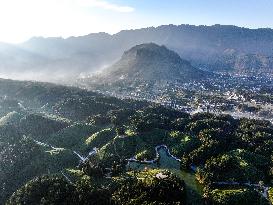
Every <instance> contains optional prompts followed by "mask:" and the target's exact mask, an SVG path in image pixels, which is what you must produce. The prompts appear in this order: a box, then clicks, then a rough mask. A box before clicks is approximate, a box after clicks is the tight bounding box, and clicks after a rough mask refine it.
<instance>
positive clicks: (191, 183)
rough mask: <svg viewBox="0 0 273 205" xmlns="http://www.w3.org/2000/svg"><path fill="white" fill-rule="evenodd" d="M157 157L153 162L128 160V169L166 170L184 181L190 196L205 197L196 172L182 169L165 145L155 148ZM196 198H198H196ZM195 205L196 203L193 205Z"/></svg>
mask: <svg viewBox="0 0 273 205" xmlns="http://www.w3.org/2000/svg"><path fill="white" fill-rule="evenodd" d="M155 150H156V154H157V157H156V158H155V159H154V160H151V161H138V160H136V159H134V158H132V159H129V160H128V164H127V169H131V170H144V169H145V168H151V169H156V168H160V169H166V170H169V171H171V172H172V173H174V174H176V175H177V176H178V177H179V178H181V179H182V180H184V182H185V184H186V186H187V188H188V191H189V192H191V193H189V194H190V195H198V196H199V197H198V198H199V199H200V198H201V196H202V195H203V186H202V185H201V184H200V183H199V182H198V181H197V180H196V178H195V174H194V172H191V171H183V170H181V169H180V160H179V159H177V158H176V157H175V156H173V155H171V154H170V151H169V149H168V148H167V146H165V145H160V146H157V147H156V148H155ZM195 197H196V196H195ZM193 204H195V203H193Z"/></svg>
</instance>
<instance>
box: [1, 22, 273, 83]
mask: <svg viewBox="0 0 273 205" xmlns="http://www.w3.org/2000/svg"><path fill="white" fill-rule="evenodd" d="M149 42H153V43H156V44H159V45H165V46H167V47H168V48H170V49H172V50H174V51H175V52H177V53H178V54H179V55H180V56H181V57H182V58H183V59H186V60H189V61H190V62H191V63H192V65H194V66H195V67H200V68H205V69H209V70H212V71H215V70H216V71H220V72H222V71H224V72H233V73H234V72H235V73H242V72H245V73H248V71H249V70H253V71H254V72H255V73H270V74H272V70H273V69H272V68H273V63H272V60H270V59H272V56H273V51H272V47H273V30H272V29H248V28H241V27H236V26H223V25H214V26H193V25H179V26H175V25H164V26H159V27H156V28H155V27H150V28H143V29H136V30H125V31H121V32H119V33H117V34H114V35H109V34H106V33H95V34H89V35H86V36H79V37H70V38H67V39H63V38H42V37H34V38H32V39H30V40H29V41H26V42H24V43H22V44H19V45H9V46H11V47H12V50H10V51H9V52H7V51H3V49H2V48H3V47H6V46H7V45H4V46H3V45H0V59H1V65H0V67H2V69H1V70H2V73H1V74H2V75H4V74H6V75H8V74H9V73H8V72H7V69H11V70H14V71H15V72H14V75H13V76H8V77H13V78H20V79H22V78H24V79H26V78H28V79H35V80H36V79H37V77H38V78H39V79H42V80H46V81H58V80H59V79H65V78H68V77H70V78H69V81H71V79H73V78H75V77H78V76H79V75H80V74H82V75H84V74H90V73H92V72H94V71H98V70H100V69H102V68H105V67H108V66H109V65H111V64H112V63H113V62H115V61H116V60H117V59H119V58H120V57H121V56H122V54H123V52H124V51H125V50H128V49H130V48H131V47H133V46H135V45H139V44H143V43H149ZM1 51H3V52H1ZM7 54H8V55H7ZM241 56H250V57H249V58H251V59H252V58H253V57H254V59H255V60H254V62H252V61H242V60H240V59H241ZM257 56H260V57H257ZM261 57H262V58H261ZM14 58H15V60H14ZM22 59H23V62H22ZM263 59H267V60H266V63H264V60H263ZM238 61H240V63H237V62H238ZM255 62H258V63H255ZM23 74H25V75H23ZM64 75H65V76H64Z"/></svg>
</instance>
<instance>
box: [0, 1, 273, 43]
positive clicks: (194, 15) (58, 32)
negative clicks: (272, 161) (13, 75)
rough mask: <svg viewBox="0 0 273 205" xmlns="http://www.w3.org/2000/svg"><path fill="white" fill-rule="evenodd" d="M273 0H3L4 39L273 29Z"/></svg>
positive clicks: (1, 23)
mask: <svg viewBox="0 0 273 205" xmlns="http://www.w3.org/2000/svg"><path fill="white" fill-rule="evenodd" d="M272 11H273V0H164V1H163V0H126V1H125V0H0V26H1V30H0V41H3V42H14V43H15V42H22V41H24V40H27V39H28V38H30V37H32V36H45V37H48V36H62V37H68V36H72V35H74V36H78V35H85V34H88V33H93V32H100V31H104V32H108V33H116V32H118V31H120V30H122V29H131V28H141V27H148V26H158V25H162V24H195V25H200V24H204V25H212V24H233V25H238V26H245V27H251V28H257V27H271V28H273V12H272Z"/></svg>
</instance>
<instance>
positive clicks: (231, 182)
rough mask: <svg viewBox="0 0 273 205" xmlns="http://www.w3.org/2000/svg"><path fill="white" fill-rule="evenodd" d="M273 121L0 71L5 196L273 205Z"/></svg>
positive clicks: (24, 200) (31, 201) (5, 199)
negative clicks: (2, 75)
mask: <svg viewBox="0 0 273 205" xmlns="http://www.w3.org/2000/svg"><path fill="white" fill-rule="evenodd" d="M272 146H273V127H272V124H271V123H270V122H268V121H259V120H250V119H234V118H232V117H231V116H228V115H217V116H216V115H213V114H209V113H197V114H195V115H189V114H187V113H183V112H180V111H177V110H172V109H169V108H166V107H163V106H160V105H156V104H151V103H147V102H141V101H133V100H120V99H116V98H112V97H106V96H103V95H101V94H97V93H95V92H89V91H86V90H81V89H78V88H73V87H64V86H58V85H54V84H47V83H37V82H19V81H11V80H3V79H2V80H0V159H1V160H0V204H5V203H6V204H9V205H15V204H16V205H17V204H22V205H23V204H28V205H37V204H86V205H88V204H92V205H93V204H98V205H100V204H110V205H112V204H113V205H125V204H126V205H127V204H132V205H133V204H162V205H167V204H188V205H189V204H196V205H200V204H213V205H215V204H216V205H238V204H240V205H268V204H270V202H269V201H270V200H271V201H272V200H273V199H272V192H273V189H272V186H273V184H272V180H273V172H272V171H273V161H272V159H273V158H272V156H273V152H272Z"/></svg>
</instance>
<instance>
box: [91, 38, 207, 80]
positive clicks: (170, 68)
mask: <svg viewBox="0 0 273 205" xmlns="http://www.w3.org/2000/svg"><path fill="white" fill-rule="evenodd" d="M205 76H206V73H205V72H204V71H201V70H200V69H197V68H194V67H193V66H191V64H190V62H188V61H186V60H183V59H181V58H180V56H179V55H178V54H177V53H175V52H174V51H171V50H169V49H168V48H166V47H165V46H159V45H157V44H154V43H148V44H141V45H137V46H134V47H133V48H131V49H129V50H128V51H126V52H124V54H123V55H122V57H121V59H120V60H119V61H118V62H116V63H115V64H114V65H113V66H111V67H109V68H106V69H104V70H103V71H102V72H101V73H100V74H99V75H95V76H94V77H93V78H91V80H93V81H95V83H98V84H105V83H110V84H111V83H115V82H118V81H123V82H124V81H127V82H132V81H137V80H139V81H167V82H176V81H179V82H185V81H189V80H197V79H200V78H203V77H205Z"/></svg>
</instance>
